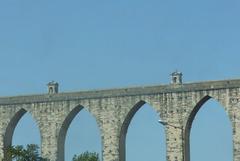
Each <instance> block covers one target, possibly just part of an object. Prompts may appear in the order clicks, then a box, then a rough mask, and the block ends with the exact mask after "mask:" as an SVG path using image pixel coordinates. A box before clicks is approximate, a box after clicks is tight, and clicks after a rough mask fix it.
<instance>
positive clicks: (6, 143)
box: [3, 108, 41, 158]
mask: <svg viewBox="0 0 240 161" xmlns="http://www.w3.org/2000/svg"><path fill="white" fill-rule="evenodd" d="M27 112H28V111H27V110H26V109H24V108H21V109H20V110H19V111H17V112H16V113H15V114H14V116H13V117H12V118H11V120H10V122H9V123H8V125H7V127H6V131H5V134H4V140H3V147H4V157H5V158H8V156H7V154H6V149H7V148H8V147H10V146H11V145H12V140H13V134H14V131H15V128H16V126H17V124H18V123H19V121H20V119H21V118H22V117H23V115H25V114H26V113H27ZM30 115H31V113H30ZM32 118H33V119H34V117H32ZM34 121H35V122H36V123H37V121H36V120H35V119H34ZM37 127H38V129H39V125H38V123H37ZM39 132H40V136H41V131H40V129H39Z"/></svg>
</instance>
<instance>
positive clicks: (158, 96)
mask: <svg viewBox="0 0 240 161" xmlns="http://www.w3.org/2000/svg"><path fill="white" fill-rule="evenodd" d="M210 98H213V99H215V100H217V101H218V102H219V103H221V105H222V106H223V107H224V109H225V111H226V113H227V114H228V116H229V119H230V121H231V123H232V134H233V150H234V151H233V158H234V159H233V160H234V161H239V160H240V80H223V81H208V82H199V83H186V84H170V85H159V86H146V87H134V88H121V89H109V90H95V91H82V92H73V93H57V94H43V95H29V96H16V97H2V98H0V118H1V119H0V159H1V160H3V158H4V149H5V148H6V147H8V146H10V145H11V142H12V135H13V132H14V128H15V126H16V125H17V123H18V121H19V119H20V118H21V117H22V116H23V115H24V113H26V112H29V113H31V115H32V116H33V118H34V119H35V120H36V122H37V124H38V126H39V129H40V135H41V149H42V156H43V157H45V158H48V159H49V160H50V161H63V160H64V142H65V137H66V132H67V129H68V126H69V124H70V123H71V121H72V119H73V118H74V116H75V115H76V114H77V113H78V112H79V111H80V110H81V109H82V108H83V107H84V108H86V109H87V110H88V111H89V112H90V113H91V114H92V115H93V116H94V117H95V118H96V121H97V124H98V126H99V128H100V133H101V139H102V150H103V152H102V153H103V161H125V138H126V133H127V129H128V125H129V123H130V121H131V119H132V117H133V116H134V114H135V112H136V111H137V110H138V109H139V108H141V106H142V105H143V104H145V103H148V104H150V105H151V106H152V107H153V108H154V109H155V110H156V111H157V112H158V113H159V115H160V118H161V119H162V120H164V121H166V122H168V124H171V125H174V126H178V127H183V131H181V130H179V129H176V128H173V127H171V126H166V143H167V161H176V160H177V161H182V160H185V161H189V160H190V159H189V158H190V157H189V133H190V129H191V124H192V121H193V119H194V117H195V115H196V113H197V111H198V110H199V109H200V107H201V105H202V104H204V103H205V102H206V101H207V100H208V99H210Z"/></svg>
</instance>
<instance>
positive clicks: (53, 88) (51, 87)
mask: <svg viewBox="0 0 240 161" xmlns="http://www.w3.org/2000/svg"><path fill="white" fill-rule="evenodd" d="M47 86H48V94H56V93H58V83H57V82H55V81H51V82H49V83H48V84H47Z"/></svg>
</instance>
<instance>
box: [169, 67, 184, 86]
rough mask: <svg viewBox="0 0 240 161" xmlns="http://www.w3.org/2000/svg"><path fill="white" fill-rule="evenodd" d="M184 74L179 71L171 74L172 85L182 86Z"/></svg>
mask: <svg viewBox="0 0 240 161" xmlns="http://www.w3.org/2000/svg"><path fill="white" fill-rule="evenodd" d="M182 75H183V74H182V73H181V72H178V71H177V70H176V71H175V72H173V73H172V74H171V78H172V80H171V84H182Z"/></svg>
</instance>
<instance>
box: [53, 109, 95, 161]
mask: <svg viewBox="0 0 240 161" xmlns="http://www.w3.org/2000/svg"><path fill="white" fill-rule="evenodd" d="M82 109H86V110H87V111H88V112H89V113H90V114H91V115H92V116H93V117H94V118H95V119H96V117H95V115H94V114H93V113H92V112H90V111H89V109H87V108H86V107H84V106H82V105H77V106H76V107H74V108H73V109H72V110H71V111H70V113H68V114H67V116H66V117H65V118H64V121H63V123H62V125H61V127H60V130H59V134H58V138H57V149H58V152H57V161H64V160H65V141H66V135H67V131H68V128H69V126H70V124H71V123H72V121H73V119H74V118H75V117H76V115H77V114H78V113H79V112H80V111H81V110H82ZM96 123H97V126H98V127H99V124H98V121H97V119H96Z"/></svg>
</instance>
